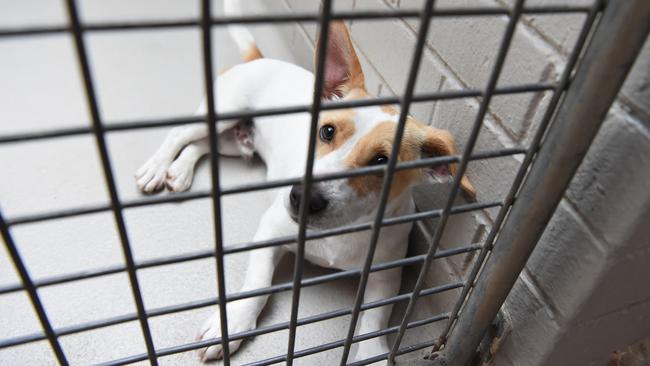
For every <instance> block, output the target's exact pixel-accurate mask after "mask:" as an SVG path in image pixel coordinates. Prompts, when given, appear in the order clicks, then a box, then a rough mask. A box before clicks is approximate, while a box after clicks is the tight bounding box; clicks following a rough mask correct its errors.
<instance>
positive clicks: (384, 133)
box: [346, 121, 422, 200]
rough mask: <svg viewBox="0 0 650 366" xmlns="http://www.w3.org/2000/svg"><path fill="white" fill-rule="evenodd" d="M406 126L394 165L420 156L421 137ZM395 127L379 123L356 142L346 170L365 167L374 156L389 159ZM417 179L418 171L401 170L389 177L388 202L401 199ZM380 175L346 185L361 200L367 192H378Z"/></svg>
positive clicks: (380, 185) (350, 180)
mask: <svg viewBox="0 0 650 366" xmlns="http://www.w3.org/2000/svg"><path fill="white" fill-rule="evenodd" d="M410 125H411V123H407V126H406V128H405V130H404V137H403V139H402V145H401V149H400V152H399V156H398V159H399V160H398V161H408V160H415V159H417V158H418V157H419V156H420V145H421V139H422V136H421V133H420V132H419V130H418V129H415V128H412V127H411V126H410ZM396 127H397V124H396V123H395V122H392V121H386V122H382V123H379V124H378V125H377V126H376V127H375V128H374V129H373V130H372V131H370V133H368V134H366V135H365V136H363V137H362V138H361V139H359V142H358V143H357V144H356V146H355V147H354V149H353V150H352V151H351V152H350V154H349V155H348V157H347V159H346V165H347V166H349V167H350V168H358V167H362V166H367V165H368V163H369V162H370V161H371V159H373V158H374V157H375V156H377V155H379V154H381V155H385V156H387V157H390V152H391V149H392V146H393V138H394V136H395V128H396ZM420 177H421V171H420V170H415V169H412V170H402V171H399V172H396V173H395V175H394V177H393V183H392V185H391V191H390V194H389V200H390V199H393V198H395V197H397V196H399V195H401V194H402V193H403V192H404V191H405V190H406V189H407V188H408V187H409V186H410V185H411V184H412V183H413V182H414V181H416V180H419V179H420ZM382 182H383V174H378V175H367V176H360V177H353V178H349V179H348V184H349V185H350V186H351V187H352V189H354V191H355V192H356V193H357V195H359V197H365V196H366V195H368V194H369V193H371V192H379V191H380V190H381V187H382Z"/></svg>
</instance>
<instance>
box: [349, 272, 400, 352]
mask: <svg viewBox="0 0 650 366" xmlns="http://www.w3.org/2000/svg"><path fill="white" fill-rule="evenodd" d="M401 277H402V269H401V268H395V269H391V270H387V271H379V272H374V273H371V274H370V277H369V278H368V286H367V287H366V293H365V295H364V298H363V302H364V303H369V302H373V301H376V300H382V299H387V298H389V297H393V296H395V295H397V293H398V292H399V288H400V282H401V281H400V280H401ZM392 309H393V306H392V305H388V306H382V307H379V308H374V309H370V310H366V311H364V312H362V313H361V314H360V318H359V325H358V327H357V332H356V334H359V335H361V334H366V333H370V332H374V331H377V330H381V329H385V328H386V327H387V326H388V320H389V318H390V313H391V311H392ZM388 351H389V349H388V344H387V342H386V336H381V337H376V338H372V339H369V340H367V341H363V342H360V343H359V346H358V349H357V352H356V355H355V357H354V361H361V360H365V359H367V358H370V357H373V356H377V355H380V354H382V353H386V352H388ZM383 363H384V364H385V362H383Z"/></svg>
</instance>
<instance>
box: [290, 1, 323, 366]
mask: <svg viewBox="0 0 650 366" xmlns="http://www.w3.org/2000/svg"><path fill="white" fill-rule="evenodd" d="M331 11H332V0H323V2H322V3H321V14H320V22H319V24H320V35H319V37H318V42H319V43H318V51H317V54H316V55H317V60H316V75H315V78H314V95H313V98H312V109H311V111H310V112H311V121H310V127H309V144H308V147H307V162H306V164H305V175H304V176H303V179H302V184H301V187H302V199H301V200H300V209H299V212H298V215H299V219H298V235H297V237H298V239H297V243H296V258H295V261H294V265H293V266H294V268H293V270H294V273H293V285H292V292H293V293H292V297H291V315H290V318H289V341H288V342H287V343H288V344H287V356H286V363H287V366H291V365H293V355H294V349H295V342H296V322H297V320H298V308H299V306H300V288H301V285H300V282H301V280H302V267H303V263H304V261H305V245H306V240H307V213H308V212H309V201H310V198H309V197H311V188H312V181H313V179H312V178H313V169H314V160H315V158H314V153H315V151H316V135H317V130H318V120H319V115H320V111H321V97H322V88H323V86H324V85H325V68H326V67H327V65H326V63H325V60H326V58H327V39H328V36H329V28H330V18H331Z"/></svg>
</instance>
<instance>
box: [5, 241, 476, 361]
mask: <svg viewBox="0 0 650 366" xmlns="http://www.w3.org/2000/svg"><path fill="white" fill-rule="evenodd" d="M481 248H482V246H481V245H479V244H471V245H467V246H464V247H460V248H452V249H447V250H440V251H439V252H438V253H436V258H445V257H450V256H454V255H458V254H463V253H468V252H473V251H477V250H480V249H481ZM212 255H214V252H213V253H212ZM423 260H424V256H422V255H420V256H414V257H408V258H402V259H399V260H395V261H390V262H385V263H380V264H377V265H375V266H373V267H371V271H372V272H378V271H384V270H388V269H392V268H396V267H403V266H408V265H411V264H415V263H419V262H421V261H423ZM360 273H361V271H360V270H358V269H356V270H348V271H341V272H335V273H330V274H326V275H322V276H317V277H312V278H308V279H304V280H303V281H302V282H301V286H302V287H309V286H316V285H319V284H323V283H326V282H331V281H335V280H339V279H346V278H354V277H357V276H359V274H360ZM291 285H292V283H291V282H287V283H282V284H278V285H273V286H270V287H266V288H261V289H256V290H252V291H244V292H238V293H234V294H231V295H227V296H226V302H231V301H237V300H242V299H245V298H249V297H255V296H261V295H268V294H273V293H278V292H282V291H287V290H290V289H291ZM40 286H44V285H43V284H40ZM445 286H446V285H445ZM454 286H455V285H454ZM437 288H438V289H441V290H442V289H443V288H445V287H437ZM429 291H432V290H431V289H430V290H429ZM218 303H219V301H218V299H217V298H216V297H215V298H209V299H204V300H196V301H191V302H186V303H182V304H177V305H170V306H163V307H158V308H155V309H152V310H149V311H147V312H146V316H147V318H149V317H156V316H161V315H167V314H172V313H178V312H182V311H188V310H194V309H198V308H203V307H206V306H213V305H218ZM137 319H138V315H137V314H136V313H131V314H124V315H119V316H115V317H111V318H105V319H100V320H95V321H91V322H86V323H81V324H75V325H71V326H67V327H62V328H57V329H55V330H54V332H55V334H56V335H57V336H62V335H69V334H74V333H80V332H85V331H88V330H93V329H97V328H103V327H107V326H111V325H117V324H122V323H126V322H129V321H133V320H137ZM42 339H45V335H44V334H43V333H35V334H30V335H24V336H20V337H15V338H9V339H4V340H0V349H1V348H5V347H10V346H15V345H19V344H24V343H29V342H34V341H38V340H42Z"/></svg>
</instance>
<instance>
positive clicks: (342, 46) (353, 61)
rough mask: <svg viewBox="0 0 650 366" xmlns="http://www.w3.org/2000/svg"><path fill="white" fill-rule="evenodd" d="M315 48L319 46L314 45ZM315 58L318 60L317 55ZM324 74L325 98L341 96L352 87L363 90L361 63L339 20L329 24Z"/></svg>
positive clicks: (343, 25) (346, 30) (346, 31)
mask: <svg viewBox="0 0 650 366" xmlns="http://www.w3.org/2000/svg"><path fill="white" fill-rule="evenodd" d="M316 49H319V47H318V46H316ZM315 60H318V55H317V56H316V57H315ZM324 76H325V80H324V85H323V98H325V99H332V98H342V97H344V96H345V95H346V94H347V93H348V92H349V91H350V90H353V89H363V90H364V91H365V84H364V77H363V71H362V70H361V64H360V63H359V59H358V58H357V53H356V52H354V46H353V45H352V41H351V40H350V34H349V33H348V29H347V27H346V26H345V24H344V23H343V22H341V21H333V22H331V23H330V25H329V33H328V36H327V54H326V55H325V75H324Z"/></svg>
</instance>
